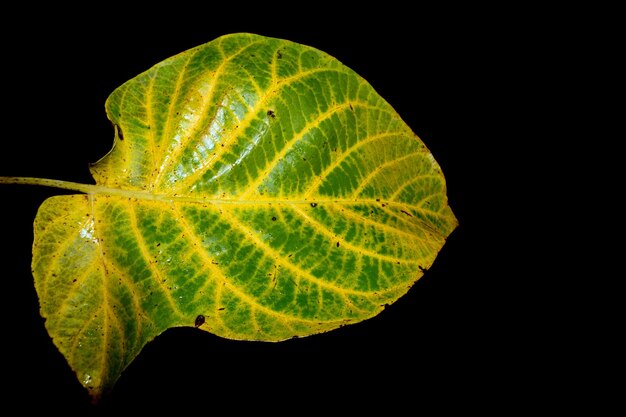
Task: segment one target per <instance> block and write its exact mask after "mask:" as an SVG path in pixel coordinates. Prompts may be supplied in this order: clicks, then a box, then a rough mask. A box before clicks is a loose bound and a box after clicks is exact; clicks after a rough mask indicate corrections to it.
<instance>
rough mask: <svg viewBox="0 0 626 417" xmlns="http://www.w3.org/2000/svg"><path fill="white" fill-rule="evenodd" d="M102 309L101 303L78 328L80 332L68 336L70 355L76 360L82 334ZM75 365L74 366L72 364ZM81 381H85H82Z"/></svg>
mask: <svg viewBox="0 0 626 417" xmlns="http://www.w3.org/2000/svg"><path fill="white" fill-rule="evenodd" d="M100 311H102V305H100V307H98V309H96V311H95V312H94V314H93V315H91V316H90V317H89V319H88V320H85V322H84V324H83V325H82V326H81V328H80V329H79V330H78V332H76V334H75V335H74V336H70V337H68V338H69V339H70V340H71V344H70V346H69V349H68V351H69V352H68V353H69V355H68V356H70V357H72V359H74V360H76V348H77V347H78V344H79V343H80V340H81V337H80V336H81V334H83V333H84V332H85V330H87V328H88V327H89V325H90V324H91V323H92V322H93V321H94V320H95V319H96V318H97V317H98V313H99V312H100ZM81 352H84V350H81ZM77 362H82V360H81V359H80V358H79V360H78V361H77ZM72 367H73V366H72ZM80 382H81V383H82V382H83V381H80Z"/></svg>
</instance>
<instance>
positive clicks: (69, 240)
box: [36, 216, 93, 299]
mask: <svg viewBox="0 0 626 417" xmlns="http://www.w3.org/2000/svg"><path fill="white" fill-rule="evenodd" d="M59 220H66V218H65V217H62V216H59V217H56V218H54V219H51V222H55V223H56V222H58V221H59ZM89 222H91V223H93V220H91V219H87V220H86V221H85V222H84V223H82V224H80V227H79V228H78V229H76V230H73V231H71V232H70V233H68V236H64V239H63V243H62V244H61V245H59V246H56V247H55V248H54V252H52V253H50V257H52V259H51V260H50V262H49V264H48V266H47V267H46V270H45V271H44V273H43V274H42V282H41V285H42V287H43V297H42V298H44V299H47V298H48V287H49V276H51V275H52V274H53V273H54V272H55V271H54V267H55V266H56V265H57V264H58V262H59V259H60V256H57V255H58V254H62V253H66V252H67V251H68V248H69V247H70V246H71V245H72V244H74V239H75V238H76V236H75V235H76V234H77V233H80V231H81V230H82V229H83V228H84V227H85V226H86V225H87V224H88V223H89ZM55 232H56V231H55V230H51V231H44V232H42V234H41V237H40V238H39V242H41V241H43V240H44V236H45V235H47V234H54V233H55ZM36 248H37V249H40V252H41V245H37V247H36Z"/></svg>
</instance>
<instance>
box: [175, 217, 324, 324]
mask: <svg viewBox="0 0 626 417" xmlns="http://www.w3.org/2000/svg"><path fill="white" fill-rule="evenodd" d="M171 207H172V210H173V211H174V213H175V214H176V216H175V218H176V219H178V220H179V223H180V225H181V226H182V227H183V229H184V231H185V236H186V237H187V238H189V240H191V241H192V243H193V246H195V247H196V248H198V249H196V251H197V253H198V254H199V255H200V257H201V258H202V259H203V260H204V263H205V265H207V266H208V267H209V268H210V269H211V271H212V272H213V274H214V275H209V276H210V277H211V278H213V279H214V280H216V282H217V283H218V285H217V288H218V289H220V288H221V287H222V286H223V287H225V288H226V289H227V290H229V291H231V292H232V293H233V294H235V295H236V296H237V297H238V298H239V299H241V300H242V301H245V302H246V303H247V304H249V305H250V306H256V307H257V308H259V309H260V310H262V311H264V312H266V313H267V314H270V315H273V316H276V317H278V318H281V319H288V320H292V321H301V322H310V321H312V320H308V319H305V318H301V317H297V316H292V315H288V314H284V313H282V312H278V311H274V310H272V309H270V308H269V307H266V306H264V305H263V304H260V303H259V302H258V301H257V300H256V299H255V298H254V297H252V296H250V295H248V294H247V293H245V292H243V291H241V290H240V289H239V288H238V287H237V286H235V285H233V284H231V283H230V281H229V280H228V278H227V277H226V276H225V275H224V273H223V272H222V270H221V269H220V268H217V267H216V266H215V265H214V264H213V263H212V262H211V261H212V260H213V259H211V257H210V256H208V254H207V253H206V251H205V250H204V246H203V245H202V241H201V239H200V237H199V236H198V234H197V233H196V231H195V230H193V228H192V227H191V226H190V225H189V223H187V221H186V220H185V217H184V215H183V213H182V212H181V211H180V210H179V209H178V208H177V207H175V206H171ZM220 283H221V284H222V286H220V285H219V284H220ZM215 299H216V303H215V307H216V309H218V308H219V305H218V301H219V300H220V299H221V290H220V291H219V294H218V293H216V295H215ZM215 313H216V315H218V316H219V314H220V313H219V311H217V310H216V312H215Z"/></svg>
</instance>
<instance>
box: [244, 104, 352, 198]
mask: <svg viewBox="0 0 626 417" xmlns="http://www.w3.org/2000/svg"><path fill="white" fill-rule="evenodd" d="M355 105H357V104H355ZM350 106H351V104H350V103H343V104H341V105H337V106H335V107H332V108H330V109H329V110H327V111H325V112H324V113H320V114H319V115H318V116H317V117H316V118H315V120H313V121H311V122H307V123H306V125H305V126H304V127H303V128H302V130H300V132H298V133H297V134H296V135H295V136H294V137H293V138H292V139H291V140H290V141H289V142H287V143H285V144H284V145H283V148H282V149H281V150H280V152H278V153H277V154H276V156H274V159H273V160H272V161H271V162H269V163H268V164H267V165H266V167H265V173H266V174H265V175H263V176H259V177H258V178H257V179H256V180H255V181H254V182H253V183H252V184H250V185H249V186H248V187H247V188H246V189H245V190H244V191H243V192H242V193H241V194H240V195H239V199H244V198H245V197H246V196H247V195H248V194H249V193H251V192H254V191H255V190H256V189H257V188H258V186H259V185H261V184H262V183H263V181H265V180H266V179H267V178H268V175H269V173H270V172H272V170H273V169H274V168H276V166H277V165H278V164H279V163H280V161H281V160H282V159H283V158H284V157H285V155H286V154H287V152H289V151H290V150H292V149H293V146H294V144H295V143H296V142H298V141H299V140H301V139H302V138H303V137H304V135H306V134H307V133H309V132H310V131H311V130H312V129H313V128H315V127H318V126H319V125H320V123H322V122H323V121H324V120H327V119H330V118H331V117H332V116H334V115H335V114H338V113H339V112H340V111H342V110H345V109H348V108H350Z"/></svg>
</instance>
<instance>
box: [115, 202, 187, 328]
mask: <svg viewBox="0 0 626 417" xmlns="http://www.w3.org/2000/svg"><path fill="white" fill-rule="evenodd" d="M127 207H128V211H129V213H128V214H129V216H128V218H129V220H130V227H131V230H132V231H133V234H134V235H135V237H136V240H135V241H136V242H137V246H138V247H139V251H140V252H141V255H142V257H143V258H144V261H145V263H146V265H147V267H148V269H149V270H150V272H152V275H153V276H154V279H153V281H154V282H156V283H157V284H158V286H159V287H160V288H161V290H162V291H163V294H164V295H165V298H166V299H167V301H168V304H169V305H170V306H171V307H172V311H173V312H174V313H176V315H178V316H183V314H182V312H181V311H180V310H179V309H178V306H177V305H176V301H174V299H173V298H172V295H171V294H170V292H169V290H168V289H167V287H165V286H164V285H163V282H162V278H161V273H160V272H159V270H158V269H157V268H156V266H155V265H154V264H153V263H152V261H151V256H150V251H149V250H148V248H147V246H146V242H145V241H144V239H143V235H142V233H141V230H140V229H139V225H138V224H137V213H136V212H135V208H134V206H133V205H132V204H128V205H127Z"/></svg>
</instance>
